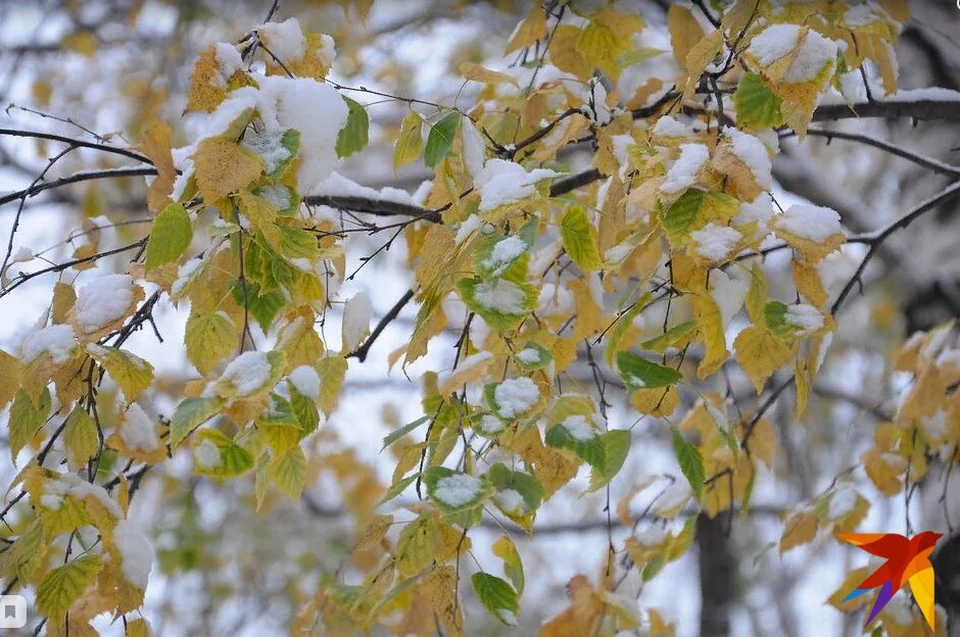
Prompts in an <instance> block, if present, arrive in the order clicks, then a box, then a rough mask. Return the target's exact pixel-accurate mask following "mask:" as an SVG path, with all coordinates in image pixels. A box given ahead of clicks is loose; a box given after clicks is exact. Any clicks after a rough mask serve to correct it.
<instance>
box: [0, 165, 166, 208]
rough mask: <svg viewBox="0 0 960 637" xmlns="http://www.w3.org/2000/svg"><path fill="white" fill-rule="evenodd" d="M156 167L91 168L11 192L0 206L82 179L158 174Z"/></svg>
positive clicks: (5, 196) (2, 198)
mask: <svg viewBox="0 0 960 637" xmlns="http://www.w3.org/2000/svg"><path fill="white" fill-rule="evenodd" d="M156 174H157V169H156V168H112V169H108V170H90V171H84V172H79V173H74V174H72V175H69V176H67V177H62V178H60V179H57V180H55V181H48V182H44V183H42V184H36V185H35V186H32V187H30V188H24V189H23V190H18V191H16V192H11V193H10V194H7V195H4V196H2V197H0V206H2V205H4V204H8V203H10V202H11V201H16V200H17V199H20V198H21V197H33V196H35V195H38V194H40V193H41V192H43V191H44V190H51V189H53V188H60V187H61V186H67V185H69V184H75V183H78V182H81V181H93V180H95V179H112V178H114V177H145V176H148V175H156Z"/></svg>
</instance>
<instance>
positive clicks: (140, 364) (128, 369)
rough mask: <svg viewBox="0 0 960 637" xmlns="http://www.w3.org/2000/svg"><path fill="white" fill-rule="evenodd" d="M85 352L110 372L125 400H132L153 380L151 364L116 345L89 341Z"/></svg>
mask: <svg viewBox="0 0 960 637" xmlns="http://www.w3.org/2000/svg"><path fill="white" fill-rule="evenodd" d="M87 353H88V354H90V356H91V357H93V359H94V360H96V361H97V362H98V363H100V364H101V365H102V366H103V368H104V369H105V370H106V371H107V373H108V374H110V378H112V379H113V382H115V383H116V384H117V385H119V387H120V389H121V390H122V391H123V395H124V398H126V400H127V402H133V401H134V400H136V399H137V398H138V397H139V396H140V394H141V393H142V392H143V390H145V389H146V388H147V387H149V386H150V383H152V382H153V365H151V364H150V363H148V362H147V361H145V360H143V359H142V358H140V357H139V356H137V355H136V354H133V353H131V352H128V351H126V350H122V349H119V348H117V347H104V346H102V345H96V344H94V343H91V344H89V345H87Z"/></svg>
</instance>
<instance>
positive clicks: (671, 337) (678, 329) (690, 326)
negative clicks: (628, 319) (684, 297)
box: [640, 320, 697, 352]
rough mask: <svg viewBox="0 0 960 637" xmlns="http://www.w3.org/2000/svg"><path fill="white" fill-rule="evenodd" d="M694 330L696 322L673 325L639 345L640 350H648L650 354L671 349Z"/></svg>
mask: <svg viewBox="0 0 960 637" xmlns="http://www.w3.org/2000/svg"><path fill="white" fill-rule="evenodd" d="M695 329H697V322H696V321H694V320H690V321H684V322H683V323H680V324H679V325H674V326H673V327H671V328H670V329H669V330H667V331H666V332H664V333H663V334H661V335H660V336H657V337H656V338H651V339H650V340H649V341H644V342H643V343H640V349H644V350H650V351H652V352H664V351H666V349H667V348H668V347H672V346H673V345H675V344H676V343H678V342H679V341H681V340H683V339H684V338H685V337H687V336H688V335H689V334H691V333H692V332H693V331H694V330H695Z"/></svg>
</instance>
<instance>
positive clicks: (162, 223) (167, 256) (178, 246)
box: [146, 203, 193, 270]
mask: <svg viewBox="0 0 960 637" xmlns="http://www.w3.org/2000/svg"><path fill="white" fill-rule="evenodd" d="M192 239H193V226H191V225H190V215H188V214H187V210H186V208H184V207H183V204H181V203H172V204H170V205H169V206H167V207H166V208H164V209H163V210H162V211H161V212H160V214H158V215H157V218H156V219H154V221H153V228H151V229H150V239H149V240H148V241H147V256H146V266H147V269H148V270H150V269H152V268H155V267H157V266H158V265H163V264H164V263H170V262H172V261H176V260H177V259H179V258H180V257H181V256H183V253H184V252H185V251H186V249H187V248H188V247H189V246H190V241H191V240H192Z"/></svg>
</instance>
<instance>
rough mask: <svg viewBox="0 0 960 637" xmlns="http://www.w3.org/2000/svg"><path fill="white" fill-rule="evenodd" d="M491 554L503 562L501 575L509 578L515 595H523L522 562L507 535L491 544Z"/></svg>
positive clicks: (515, 547)
mask: <svg viewBox="0 0 960 637" xmlns="http://www.w3.org/2000/svg"><path fill="white" fill-rule="evenodd" d="M493 554H494V555H496V556H497V557H499V558H500V559H501V560H503V573H504V575H506V576H507V577H508V578H510V583H511V584H513V588H514V589H515V590H516V591H517V595H522V594H523V587H524V585H525V580H524V575H523V562H521V560H520V553H519V552H518V551H517V546H516V545H515V544H514V543H513V540H511V539H510V536H509V535H503V536H501V537H500V539H499V540H497V541H496V542H494V543H493Z"/></svg>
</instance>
